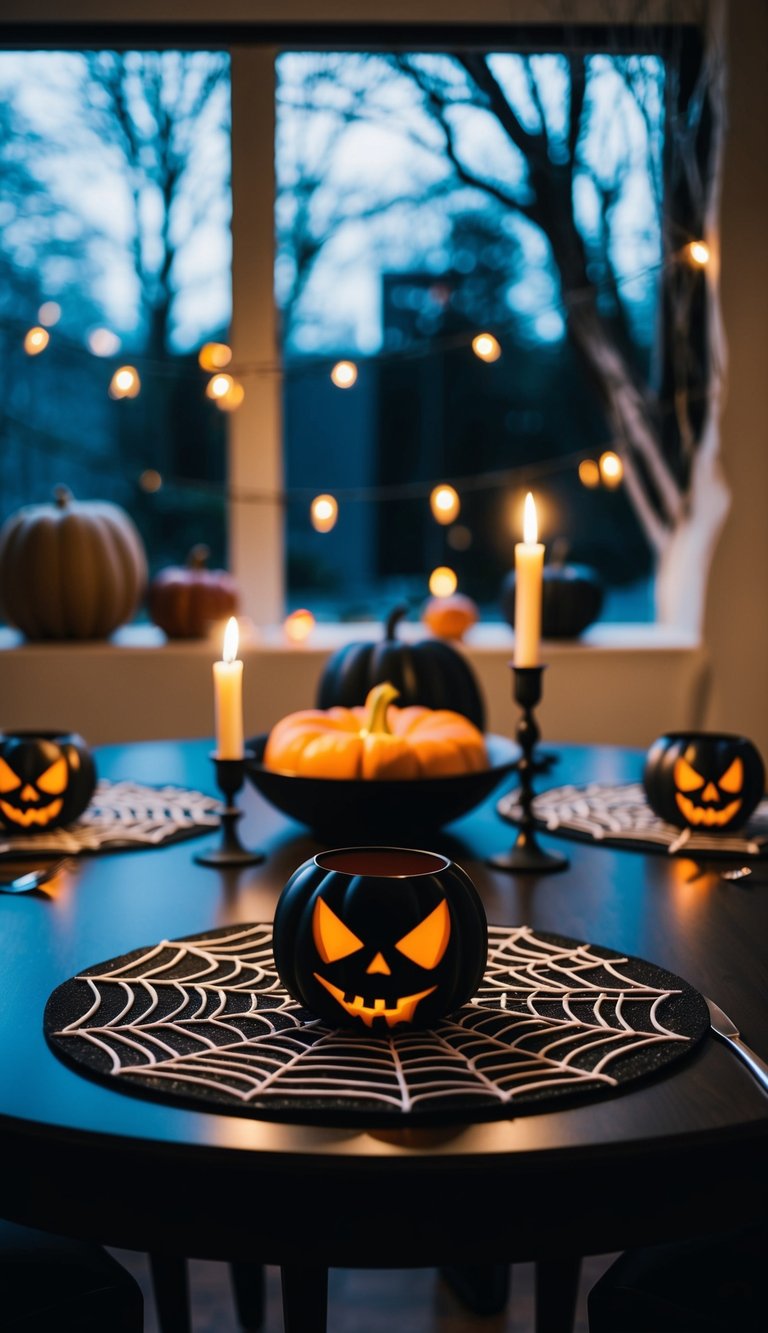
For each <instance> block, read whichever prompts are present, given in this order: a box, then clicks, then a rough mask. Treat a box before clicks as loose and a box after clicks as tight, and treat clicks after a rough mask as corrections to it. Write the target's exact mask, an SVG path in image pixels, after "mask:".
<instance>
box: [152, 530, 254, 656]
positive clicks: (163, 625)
mask: <svg viewBox="0 0 768 1333" xmlns="http://www.w3.org/2000/svg"><path fill="white" fill-rule="evenodd" d="M209 555H210V551H209V550H208V547H207V546H193V548H192V550H191V551H190V553H189V555H188V556H187V563H186V566H185V567H181V566H177V565H169V567H168V568H167V569H161V570H160V572H159V573H158V574H157V575H156V576H155V578H154V579H153V580H152V582H151V583H150V585H149V592H148V595H147V610H148V611H149V618H150V620H151V621H152V622H153V623H154V624H155V625H157V626H159V628H160V629H162V630H165V633H166V634H167V635H168V638H169V639H204V638H205V636H206V634H207V633H208V631H209V630H210V628H211V625H212V624H213V623H214V622H215V621H218V620H226V619H227V617H228V616H233V615H236V614H237V610H238V606H239V602H240V595H239V590H238V586H237V584H236V582H235V580H234V578H233V577H232V575H231V574H228V573H227V572H226V570H223V569H206V561H207V559H208V556H209Z"/></svg>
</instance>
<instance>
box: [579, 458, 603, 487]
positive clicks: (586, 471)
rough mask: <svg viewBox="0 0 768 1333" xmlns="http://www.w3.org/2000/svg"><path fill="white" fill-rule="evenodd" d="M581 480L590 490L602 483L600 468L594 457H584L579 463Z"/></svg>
mask: <svg viewBox="0 0 768 1333" xmlns="http://www.w3.org/2000/svg"><path fill="white" fill-rule="evenodd" d="M579 481H580V482H581V484H582V486H586V487H587V489H588V490H590V491H592V490H594V488H595V486H599V485H600V468H599V467H598V465H597V463H596V462H595V460H594V458H582V460H581V462H580V463H579Z"/></svg>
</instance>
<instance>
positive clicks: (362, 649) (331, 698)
mask: <svg viewBox="0 0 768 1333" xmlns="http://www.w3.org/2000/svg"><path fill="white" fill-rule="evenodd" d="M406 611H407V607H404V606H398V607H396V608H395V610H394V611H392V612H391V614H390V615H389V616H388V618H387V621H386V625H385V628H384V636H383V638H382V639H380V640H378V642H373V643H348V644H345V645H344V647H343V648H339V649H338V650H337V652H335V653H333V654H332V656H331V657H330V658H329V659H328V661H327V662H326V664H325V667H324V668H323V671H322V674H321V677H320V682H319V686H318V691H317V707H318V708H332V707H333V706H334V705H335V704H341V705H342V706H343V707H344V708H352V707H354V706H355V705H357V704H364V703H365V700H366V698H367V697H368V694H369V693H370V691H371V690H372V689H373V686H374V685H380V684H381V683H382V682H383V681H390V682H391V683H392V685H393V686H394V687H395V689H396V690H397V692H398V695H399V699H398V702H399V704H400V705H401V707H403V708H406V707H408V706H409V705H410V704H422V705H423V706H424V707H425V708H448V709H451V710H452V711H453V712H456V713H463V714H464V716H465V717H468V718H469V720H470V722H474V724H475V726H476V727H479V729H480V730H481V731H483V730H484V729H485V707H484V704H483V700H482V697H481V694H480V690H479V688H478V684H477V681H476V679H475V674H474V672H473V670H472V667H471V666H470V664H469V662H468V661H467V660H466V658H465V657H464V656H463V655H462V653H461V652H460V651H459V650H458V649H456V648H452V647H451V645H450V644H449V643H445V642H444V641H443V640H441V639H422V640H421V641H420V642H418V643H405V642H404V641H403V640H402V639H398V638H397V625H398V623H399V621H400V620H402V618H403V616H404V615H405V614H406Z"/></svg>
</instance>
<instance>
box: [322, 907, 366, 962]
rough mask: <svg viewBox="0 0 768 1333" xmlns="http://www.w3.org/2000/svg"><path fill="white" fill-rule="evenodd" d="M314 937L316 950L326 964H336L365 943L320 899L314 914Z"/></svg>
mask: <svg viewBox="0 0 768 1333" xmlns="http://www.w3.org/2000/svg"><path fill="white" fill-rule="evenodd" d="M312 935H313V937H314V941H315V948H316V949H317V952H318V953H319V955H320V957H321V958H322V960H323V962H324V963H336V962H338V960H339V959H340V958H346V957H347V956H348V954H351V953H356V952H357V950H358V949H362V947H363V941H362V940H359V939H358V938H357V935H355V933H354V931H351V930H350V929H349V926H345V925H344V922H343V921H342V920H341V919H340V917H338V916H337V915H336V913H335V912H334V911H333V908H331V907H329V906H328V904H327V903H326V902H324V901H323V899H322V898H318V900H317V902H316V903H315V910H314V912H313V913H312Z"/></svg>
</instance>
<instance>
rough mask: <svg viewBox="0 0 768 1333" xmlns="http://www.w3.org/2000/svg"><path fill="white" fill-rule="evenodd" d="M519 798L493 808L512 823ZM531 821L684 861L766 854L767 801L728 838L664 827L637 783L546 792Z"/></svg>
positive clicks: (516, 817) (538, 798)
mask: <svg viewBox="0 0 768 1333" xmlns="http://www.w3.org/2000/svg"><path fill="white" fill-rule="evenodd" d="M519 799H520V792H519V790H518V791H511V792H507V793H506V795H504V796H502V798H501V800H500V801H498V802H497V806H496V809H497V810H498V812H499V814H500V815H502V816H503V817H504V818H505V819H509V820H511V821H512V822H513V823H516V822H517V821H519V819H520V816H521V813H522V811H521V809H520V805H519ZM533 816H534V819H535V821H536V823H537V824H538V825H539V827H541V828H544V829H546V830H547V832H549V833H561V834H564V835H566V836H572V837H575V838H585V839H588V840H589V841H593V842H604V843H606V844H607V845H608V846H614V847H637V848H640V849H641V850H643V851H653V850H655V851H667V852H668V853H670V854H672V855H674V854H675V853H676V852H681V853H684V854H685V855H687V856H689V855H691V853H696V852H699V853H702V854H704V855H706V856H715V857H716V856H738V857H749V856H766V855H768V799H766V800H763V801H761V802H760V804H759V805H758V807H757V809H756V810H755V812H754V814H753V815H752V817H751V818H750V819H749V820H748V822H747V824H746V825H745V827H744V828H743V829H740V830H739V831H738V832H731V833H702V832H700V831H697V830H694V829H680V828H677V827H676V826H675V825H674V824H667V823H665V822H664V820H663V819H659V817H658V816H657V815H655V814H654V813H653V811H652V810H651V808H650V806H649V805H648V802H647V800H646V797H645V792H644V790H643V786H642V783H640V782H627V783H622V784H620V785H618V786H611V785H608V784H603V783H598V782H592V783H589V784H588V785H587V786H583V787H578V786H573V785H568V786H563V787H552V788H551V789H550V790H549V791H545V792H542V793H541V795H539V796H535V797H534V798H533Z"/></svg>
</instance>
